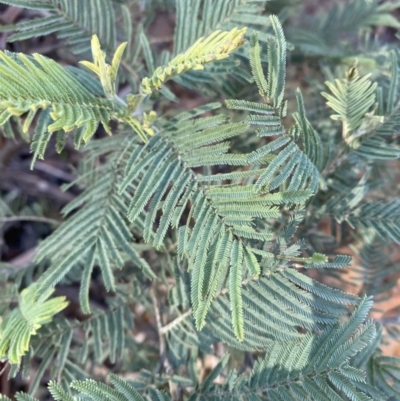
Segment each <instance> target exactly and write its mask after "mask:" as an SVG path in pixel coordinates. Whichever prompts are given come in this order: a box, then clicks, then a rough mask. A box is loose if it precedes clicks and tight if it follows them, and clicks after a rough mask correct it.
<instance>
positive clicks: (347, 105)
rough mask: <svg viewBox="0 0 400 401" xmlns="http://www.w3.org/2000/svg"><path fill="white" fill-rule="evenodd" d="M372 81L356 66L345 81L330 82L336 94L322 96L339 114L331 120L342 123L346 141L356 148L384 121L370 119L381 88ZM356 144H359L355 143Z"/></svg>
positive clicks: (330, 86) (328, 84)
mask: <svg viewBox="0 0 400 401" xmlns="http://www.w3.org/2000/svg"><path fill="white" fill-rule="evenodd" d="M369 77H370V75H366V76H364V77H362V78H361V77H360V76H359V73H358V70H357V67H355V66H353V67H352V68H350V70H349V71H348V72H347V74H346V77H345V78H344V79H342V80H339V79H336V80H335V83H331V82H326V85H327V86H328V88H329V89H330V90H331V92H332V94H328V93H325V92H322V96H324V97H325V98H326V99H327V100H328V102H327V105H328V106H329V107H331V108H332V109H333V110H334V111H335V112H336V113H337V114H333V115H332V116H331V118H332V119H334V120H340V121H341V122H342V126H343V130H342V136H343V139H344V140H345V141H346V143H347V144H349V145H350V146H353V147H357V146H356V145H358V140H357V138H359V137H361V136H363V135H365V134H366V133H368V132H369V131H370V130H371V129H373V128H375V127H377V124H378V125H379V123H380V122H382V121H383V119H382V118H381V117H378V116H374V115H373V114H372V115H370V116H369V118H368V115H367V113H368V112H369V111H370V109H371V106H372V105H373V104H374V103H375V100H376V96H375V92H376V87H377V84H376V83H374V84H373V83H372V82H371V81H370V80H369ZM369 120H370V121H369ZM368 125H369V126H368ZM371 125H372V127H371ZM353 141H355V142H354V143H352V142H353Z"/></svg>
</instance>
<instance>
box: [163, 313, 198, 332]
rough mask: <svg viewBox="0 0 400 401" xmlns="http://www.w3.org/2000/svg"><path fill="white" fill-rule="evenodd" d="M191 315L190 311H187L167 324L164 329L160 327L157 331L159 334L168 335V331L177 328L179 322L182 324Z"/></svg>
mask: <svg viewBox="0 0 400 401" xmlns="http://www.w3.org/2000/svg"><path fill="white" fill-rule="evenodd" d="M191 314H192V309H189V310H187V311H186V312H185V313H183V314H182V315H180V316H178V317H177V318H176V319H174V320H173V321H172V322H170V323H168V324H167V325H165V326H164V327H161V328H160V329H159V330H158V331H159V333H160V334H165V333H168V331H170V330H172V329H173V328H174V327H176V326H178V324H180V323H181V322H183V321H184V320H185V319H186V318H187V317H188V316H190V315H191Z"/></svg>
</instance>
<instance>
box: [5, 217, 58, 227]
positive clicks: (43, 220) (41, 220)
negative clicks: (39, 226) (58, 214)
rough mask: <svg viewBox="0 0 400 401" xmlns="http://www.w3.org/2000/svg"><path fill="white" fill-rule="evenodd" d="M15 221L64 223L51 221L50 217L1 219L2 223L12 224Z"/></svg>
mask: <svg viewBox="0 0 400 401" xmlns="http://www.w3.org/2000/svg"><path fill="white" fill-rule="evenodd" d="M13 221H33V222H37V223H48V224H54V225H59V224H61V223H62V221H59V220H55V219H50V218H49V217H42V216H10V217H0V223H10V222H13Z"/></svg>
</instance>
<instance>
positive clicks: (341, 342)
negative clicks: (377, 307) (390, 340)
mask: <svg viewBox="0 0 400 401" xmlns="http://www.w3.org/2000/svg"><path fill="white" fill-rule="evenodd" d="M370 307H371V301H370V300H368V299H364V300H363V302H362V303H361V304H360V305H359V306H358V307H357V309H356V310H355V312H354V313H353V315H352V316H351V317H350V318H349V319H348V321H347V322H346V323H344V324H343V325H339V324H337V325H336V326H335V327H334V329H333V330H332V328H329V329H326V330H322V331H321V332H320V333H319V334H315V335H311V334H308V335H306V336H304V337H303V338H302V339H301V340H298V341H296V342H286V343H278V342H275V343H274V344H273V345H271V346H270V347H269V349H268V350H267V353H266V355H265V357H264V358H262V359H259V360H258V361H257V362H256V364H255V366H254V368H253V370H252V372H251V375H250V378H249V379H246V378H244V377H240V376H239V377H237V376H236V377H233V378H231V377H228V378H227V380H226V382H225V383H224V384H222V385H221V384H215V383H214V384H212V383H210V382H211V379H212V377H215V374H218V373H220V371H221V370H222V369H223V366H224V365H225V363H226V357H224V358H223V359H222V360H221V363H220V364H218V365H217V366H216V368H215V370H214V371H212V372H211V373H210V376H209V378H210V379H209V378H207V379H206V380H204V381H203V382H202V383H200V384H199V385H198V390H197V392H196V395H197V396H198V397H203V398H206V399H207V398H208V397H212V398H213V399H216V400H220V399H221V400H222V399H226V398H229V397H239V398H240V397H243V398H246V399H254V400H264V399H266V400H292V399H293V400H295V399H296V400H297V399H300V400H315V401H317V400H318V401H321V400H337V401H347V400H349V399H351V400H357V401H359V400H365V401H368V400H370V401H372V400H373V399H375V398H372V394H371V393H370V392H369V390H370V386H368V385H367V383H366V373H365V371H364V370H363V369H360V368H357V367H355V366H354V365H353V364H352V362H351V357H352V356H354V355H357V354H359V353H360V351H362V350H363V349H364V348H366V347H367V346H368V345H370V344H371V343H372V342H373V340H374V338H375V335H376V328H375V325H374V324H373V323H372V322H366V323H363V322H364V320H365V318H366V316H367V313H368V311H369V308H370ZM372 390H373V389H372Z"/></svg>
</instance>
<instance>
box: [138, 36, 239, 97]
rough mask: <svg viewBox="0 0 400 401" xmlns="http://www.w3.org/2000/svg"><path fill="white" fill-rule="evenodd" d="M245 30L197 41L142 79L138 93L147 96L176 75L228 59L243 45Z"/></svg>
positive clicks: (202, 38)
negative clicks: (148, 76)
mask: <svg viewBox="0 0 400 401" xmlns="http://www.w3.org/2000/svg"><path fill="white" fill-rule="evenodd" d="M245 34H246V28H242V29H238V28H234V29H232V30H231V31H222V32H221V31H215V32H213V33H212V34H211V35H210V36H208V37H207V38H204V37H201V38H200V39H198V40H197V41H196V42H195V43H194V44H193V45H192V46H191V47H190V48H189V49H188V50H187V51H186V52H185V53H182V54H179V55H178V56H176V57H175V58H174V59H173V60H172V61H170V62H169V63H168V64H167V65H166V66H165V67H158V68H157V69H156V70H155V71H154V73H153V75H152V76H151V77H150V78H143V80H142V84H141V87H140V91H141V93H142V94H143V95H149V94H150V93H151V92H152V91H153V90H156V89H160V88H161V86H162V84H163V83H164V82H166V81H168V80H169V79H171V78H173V77H174V76H176V75H179V74H182V73H184V72H186V71H189V70H202V69H204V64H206V63H209V62H211V61H216V60H222V59H224V58H227V57H229V55H230V54H231V53H232V52H234V51H235V50H236V49H237V48H238V47H240V46H242V45H243V44H244V43H245V40H244V36H245Z"/></svg>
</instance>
